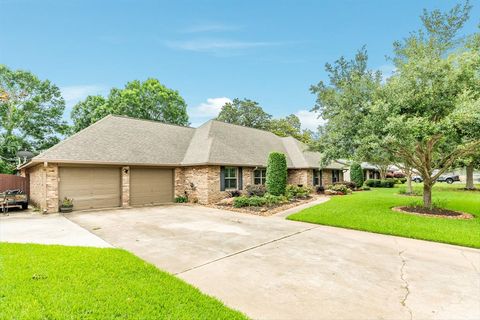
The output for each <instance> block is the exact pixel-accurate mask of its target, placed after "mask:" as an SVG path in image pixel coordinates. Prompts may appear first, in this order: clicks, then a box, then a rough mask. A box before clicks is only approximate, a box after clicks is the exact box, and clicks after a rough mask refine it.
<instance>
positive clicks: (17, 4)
mask: <svg viewBox="0 0 480 320" xmlns="http://www.w3.org/2000/svg"><path fill="white" fill-rule="evenodd" d="M455 3H456V2H455V1H447V0H443V1H439V0H436V1H433V0H432V1H415V0H403V1H380V0H371V1H367V0H363V1H352V0H348V1H347V0H337V1H320V0H317V1H293V0H292V1H279V0H278V1H273V0H272V1H258V0H257V1H250V0H243V1H127V0H116V1H106V0H105V1H98V0H97V1H88V0H82V1H68V0H63V1H49V0H43V1H23V0H16V1H10V0H0V12H2V17H1V18H0V39H1V41H0V63H2V64H6V65H7V66H9V67H10V68H14V69H26V70H30V71H31V72H33V73H35V74H36V75H38V76H39V77H40V78H42V79H49V80H51V81H52V82H54V83H55V84H56V85H58V86H59V87H60V88H61V89H62V92H63V93H64V97H65V99H66V101H67V110H66V117H67V118H68V113H69V109H70V108H71V106H72V105H73V104H74V103H75V102H77V101H79V100H80V99H82V98H84V97H85V96H87V95H89V94H97V93H101V94H106V93H108V91H109V89H110V88H111V87H122V86H123V85H124V84H125V83H126V82H128V81H130V80H134V79H140V80H144V79H146V78H149V77H154V78H158V79H159V80H160V81H161V82H162V83H163V84H165V85H166V86H167V87H169V88H173V89H176V90H178V91H179V92H180V94H181V95H182V96H183V97H184V98H185V100H186V102H187V104H188V111H189V114H190V121H191V123H192V125H193V126H197V125H198V124H200V123H202V122H204V121H206V120H207V119H209V118H212V117H214V116H215V115H216V112H218V110H219V108H220V107H221V105H222V104H223V103H224V102H225V101H228V100H229V99H233V98H236V97H238V98H249V99H253V100H256V101H258V102H259V103H260V104H261V106H262V107H263V108H264V109H265V110H266V111H267V112H269V113H271V114H272V115H274V116H275V117H283V116H286V115H289V114H292V113H294V114H297V115H299V117H300V118H301V120H302V124H303V126H304V127H307V128H315V127H316V126H317V125H318V123H319V121H320V120H318V119H317V118H316V116H315V115H314V114H312V113H310V112H309V110H310V109H311V107H312V106H313V104H314V101H315V97H314V96H313V95H312V94H311V93H310V92H309V87H310V85H312V84H316V83H317V82H318V81H320V80H325V79H326V73H325V71H324V65H325V63H326V62H333V61H334V60H336V59H337V58H338V57H340V56H342V55H345V56H347V57H352V56H353V54H354V53H355V51H356V50H357V49H358V48H360V47H361V46H362V45H366V46H367V50H368V52H369V56H370V66H371V67H372V68H375V69H380V70H384V71H386V72H387V73H388V72H391V70H392V66H391V63H390V62H389V61H387V60H386V59H385V56H386V55H390V54H391V48H392V43H393V41H395V40H398V39H402V38H403V37H405V36H407V35H408V33H409V32H410V31H414V30H416V29H418V28H419V27H420V20H419V18H418V17H419V15H420V14H421V12H422V9H423V8H427V9H434V8H440V9H448V8H450V7H452V6H453V5H454V4H455ZM471 3H472V4H473V5H474V8H473V11H472V15H471V16H472V18H471V20H470V21H469V23H468V25H467V26H466V28H465V32H467V33H470V32H473V31H475V30H476V27H477V25H478V23H479V22H480V0H476V1H471Z"/></svg>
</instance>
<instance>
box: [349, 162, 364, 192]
mask: <svg viewBox="0 0 480 320" xmlns="http://www.w3.org/2000/svg"><path fill="white" fill-rule="evenodd" d="M350 180H351V181H352V182H355V184H356V185H357V187H361V186H362V185H363V182H364V181H363V170H362V166H361V165H360V164H359V163H357V162H354V163H353V164H352V165H351V166H350Z"/></svg>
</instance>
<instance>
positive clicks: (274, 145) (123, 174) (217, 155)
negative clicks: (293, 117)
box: [20, 116, 344, 212]
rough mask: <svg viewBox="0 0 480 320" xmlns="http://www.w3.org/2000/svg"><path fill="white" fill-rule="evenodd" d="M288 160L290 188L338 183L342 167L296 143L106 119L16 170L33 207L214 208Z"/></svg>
mask: <svg viewBox="0 0 480 320" xmlns="http://www.w3.org/2000/svg"><path fill="white" fill-rule="evenodd" d="M272 151H278V152H282V153H284V154H285V155H286V157H287V165H288V183H289V184H296V185H308V186H316V185H322V184H330V183H332V182H336V181H342V180H343V172H342V170H343V168H344V167H343V166H342V165H340V164H338V163H333V164H332V165H330V166H326V167H323V168H320V167H319V163H320V159H321V155H320V154H319V153H318V152H311V151H308V150H307V147H306V145H304V144H303V143H301V142H300V141H298V140H296V139H294V138H292V137H286V138H282V137H279V136H276V135H275V134H273V133H271V132H267V131H263V130H258V129H253V128H247V127H242V126H238V125H233V124H228V123H224V122H219V121H215V120H211V121H208V122H206V123H205V124H203V125H202V126H200V127H199V128H196V129H195V128H190V127H182V126H176V125H170V124H165V123H161V122H155V121H147V120H139V119H133V118H127V117H123V116H107V117H105V118H103V119H102V120H100V121H98V122H96V123H95V124H93V125H91V126H90V127H88V128H86V129H84V130H82V131H80V132H78V133H76V134H74V135H72V136H71V137H69V138H67V139H66V140H64V141H62V142H60V143H58V144H57V145H55V146H53V147H52V148H50V149H48V150H46V151H45V152H43V153H41V154H40V155H38V156H36V157H34V158H32V160H31V161H30V162H28V163H27V164H25V165H23V167H21V168H20V169H21V174H22V175H24V176H26V177H27V178H28V180H29V184H30V199H31V203H32V204H34V205H36V206H37V207H39V208H40V209H41V210H42V211H46V212H56V211H58V206H59V201H60V200H61V199H63V198H64V197H67V198H72V199H73V202H74V208H75V209H76V210H80V209H92V208H110V207H129V206H137V205H147V204H160V203H169V202H172V201H174V198H175V197H177V196H183V195H188V198H189V200H190V201H194V202H198V203H201V204H208V203H215V202H218V201H219V200H221V199H223V198H225V197H226V196H227V192H228V191H229V190H242V189H244V188H245V186H246V185H248V184H264V183H265V178H266V164H267V159H268V155H269V153H270V152H272Z"/></svg>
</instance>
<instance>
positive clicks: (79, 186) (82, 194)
mask: <svg viewBox="0 0 480 320" xmlns="http://www.w3.org/2000/svg"><path fill="white" fill-rule="evenodd" d="M59 173H60V181H59V189H60V194H59V196H60V199H63V198H64V197H67V198H73V208H74V209H75V210H82V209H96V208H112V207H119V206H120V168H97V167H60V172H59Z"/></svg>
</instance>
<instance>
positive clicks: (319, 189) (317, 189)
mask: <svg viewBox="0 0 480 320" xmlns="http://www.w3.org/2000/svg"><path fill="white" fill-rule="evenodd" d="M315 191H316V192H317V193H318V194H321V193H324V192H325V187H324V186H316V188H315Z"/></svg>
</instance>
